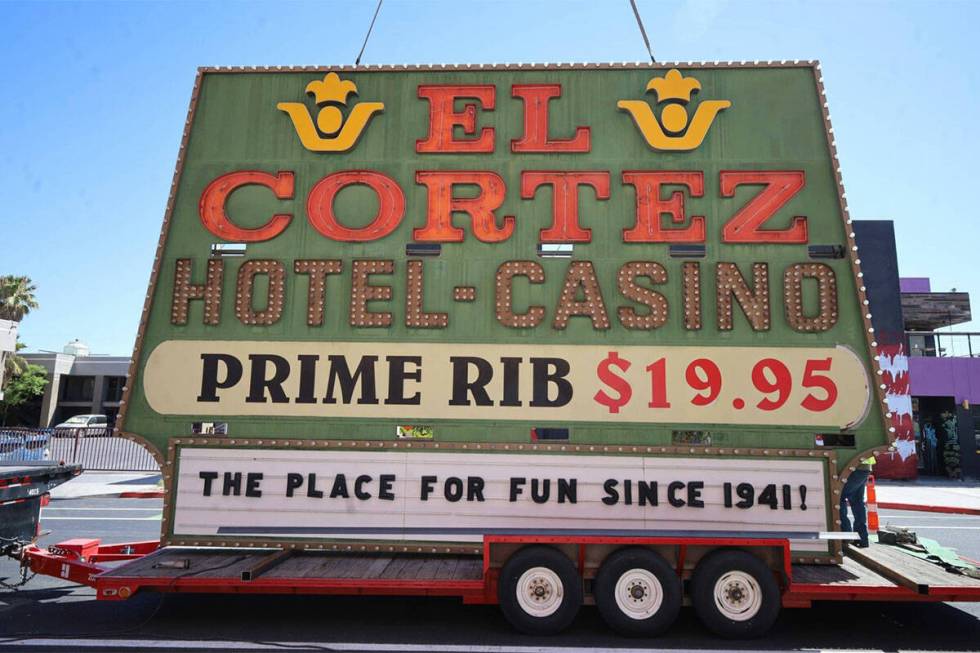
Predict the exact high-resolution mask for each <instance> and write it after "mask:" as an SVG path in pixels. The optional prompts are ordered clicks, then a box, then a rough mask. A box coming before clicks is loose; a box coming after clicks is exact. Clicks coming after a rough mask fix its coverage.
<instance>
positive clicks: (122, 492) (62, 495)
mask: <svg viewBox="0 0 980 653" xmlns="http://www.w3.org/2000/svg"><path fill="white" fill-rule="evenodd" d="M162 496H163V480H162V477H161V476H160V473H159V472H82V474H81V476H79V477H77V478H74V479H72V480H70V481H68V482H67V483H64V484H63V485H59V486H58V487H56V488H54V489H53V490H51V498H52V499H54V500H59V499H84V498H88V497H120V498H123V499H134V498H159V497H162Z"/></svg>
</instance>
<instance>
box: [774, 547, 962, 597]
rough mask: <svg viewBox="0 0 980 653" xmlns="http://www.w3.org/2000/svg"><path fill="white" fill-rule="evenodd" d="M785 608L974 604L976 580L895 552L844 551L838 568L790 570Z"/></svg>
mask: <svg viewBox="0 0 980 653" xmlns="http://www.w3.org/2000/svg"><path fill="white" fill-rule="evenodd" d="M786 596H787V601H786V603H787V605H795V602H796V601H799V602H800V603H801V604H803V605H806V604H808V603H809V602H810V601H817V600H828V601H839V600H868V601H887V600H899V601H901V600H917V601H930V600H932V601H977V600H980V579H976V578H971V577H970V576H963V575H961V574H956V573H952V572H948V571H946V570H945V569H943V568H942V567H940V566H939V565H936V564H932V563H930V562H928V561H926V560H921V559H919V558H916V557H914V556H911V555H909V554H908V553H906V552H904V551H903V550H902V549H901V548H900V547H897V546H889V545H884V544H877V543H872V545H871V546H870V547H868V548H867V549H854V548H852V549H849V550H848V553H847V555H846V556H845V557H844V561H843V564H841V565H793V580H792V583H791V584H790V589H789V592H787V595H786Z"/></svg>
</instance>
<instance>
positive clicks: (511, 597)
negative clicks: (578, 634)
mask: <svg viewBox="0 0 980 653" xmlns="http://www.w3.org/2000/svg"><path fill="white" fill-rule="evenodd" d="M535 569H537V570H539V571H537V572H534V571H533V570H535ZM541 570H546V571H541ZM528 572H530V573H531V575H530V576H527V577H525V574H527V573H528ZM548 577H550V579H549V578H548ZM522 578H523V581H522ZM553 581H554V582H553ZM556 585H557V586H556ZM519 586H522V587H519ZM518 591H521V592H522V593H524V594H526V597H525V598H523V599H522V598H520V597H519V596H518ZM532 593H533V595H532ZM522 595H523V594H522ZM497 598H498V600H499V601H500V609H501V611H503V613H504V616H505V617H506V618H507V621H509V622H510V625H511V626H513V627H514V628H516V629H517V630H519V631H521V632H522V633H526V634H528V635H553V634H555V633H558V632H561V631H562V630H564V629H565V628H567V627H568V626H569V625H571V623H572V621H574V620H575V616H576V615H577V614H578V611H579V608H580V607H581V606H582V579H581V578H580V577H579V575H578V570H576V569H575V565H574V564H573V563H572V561H571V560H569V558H568V556H566V555H565V554H563V553H562V552H561V551H558V550H557V549H553V548H551V547H548V546H528V547H525V548H523V549H521V550H520V551H518V552H517V553H515V554H514V555H512V556H511V557H510V559H508V560H507V563H506V564H504V567H503V569H501V570H500V581H499V583H498V586H497ZM522 602H523V603H524V605H522ZM525 606H530V608H528V607H525ZM535 607H540V609H539V614H534V612H533V611H531V609H533V608H535Z"/></svg>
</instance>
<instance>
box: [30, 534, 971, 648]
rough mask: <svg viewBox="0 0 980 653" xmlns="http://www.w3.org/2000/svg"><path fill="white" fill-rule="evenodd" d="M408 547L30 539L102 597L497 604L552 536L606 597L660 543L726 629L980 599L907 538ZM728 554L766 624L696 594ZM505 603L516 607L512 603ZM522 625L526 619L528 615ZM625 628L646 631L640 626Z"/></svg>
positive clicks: (752, 629)
mask: <svg viewBox="0 0 980 653" xmlns="http://www.w3.org/2000/svg"><path fill="white" fill-rule="evenodd" d="M347 548H348V549H350V548H351V547H347ZM407 548H408V547H402V546H399V545H392V546H388V547H385V546H381V545H379V546H377V547H375V549H377V550H375V551H358V552H354V551H350V550H344V547H339V548H338V549H337V550H317V551H310V550H302V549H291V548H254V547H253V548H242V549H229V548H226V547H220V548H219V547H180V546H160V544H159V542H157V541H145V542H134V543H127V544H112V545H104V544H101V542H100V541H99V540H97V539H74V540H69V541H67V542H62V543H60V544H57V545H55V546H51V547H48V549H42V548H40V547H37V546H31V547H27V548H25V549H24V550H23V552H22V562H23V564H24V565H26V566H28V567H29V568H30V569H31V570H32V571H34V572H36V573H40V574H45V575H50V576H55V577H59V578H63V579H65V580H69V581H72V582H76V583H80V584H82V585H87V586H89V587H92V588H94V589H95V590H96V596H97V598H98V599H100V600H124V599H128V598H130V597H132V596H133V595H135V594H137V593H140V592H144V593H145V592H160V593H173V594H184V593H195V594H200V593H207V594H254V595H262V594H270V595H271V594H276V595H285V594H292V595H351V596H355V595H358V596H444V597H458V598H459V599H461V600H462V601H463V602H464V603H466V604H497V603H502V602H504V601H505V600H506V599H505V597H506V595H507V592H503V593H502V592H501V586H502V574H506V573H507V571H506V566H507V564H508V561H510V560H513V559H515V558H518V557H519V555H518V554H521V553H522V552H523V553H525V554H526V553H528V552H539V551H541V550H542V549H543V548H547V549H549V550H551V551H557V552H560V553H561V554H563V555H564V556H565V557H567V559H568V561H569V562H570V563H571V564H572V565H573V567H574V569H575V572H576V579H577V580H578V581H579V583H580V585H581V598H582V600H581V601H580V603H583V604H595V591H596V583H597V580H596V579H597V576H598V575H599V572H600V570H601V568H602V565H603V563H604V562H605V561H606V560H608V559H611V557H612V556H613V555H614V554H616V553H622V552H630V551H632V552H636V551H654V552H656V553H657V555H659V556H661V557H662V559H663V560H666V561H668V562H669V563H670V565H671V567H672V573H673V574H674V575H675V577H676V579H677V581H678V583H679V586H680V587H682V588H683V589H682V602H683V604H685V605H692V604H693V605H694V607H695V610H696V611H697V612H698V615H699V617H700V618H701V619H702V621H704V622H705V625H706V626H708V627H709V629H711V630H713V631H714V632H716V633H718V634H721V635H725V636H740V635H741V636H755V635H759V634H762V633H763V632H765V630H766V629H768V627H769V626H771V623H772V621H774V620H775V617H776V615H777V614H778V611H779V609H780V608H806V607H810V606H811V605H812V604H813V602H815V601H908V602H913V601H918V602H944V601H980V579H978V578H974V577H970V576H966V575H960V574H955V573H951V572H948V571H946V570H945V569H943V568H941V567H939V566H937V565H935V564H932V563H930V562H928V561H925V560H922V559H919V558H916V557H913V556H910V555H907V554H905V553H903V552H902V550H901V548H900V547H896V546H892V545H885V544H879V543H876V542H875V543H872V544H871V546H870V547H869V548H867V549H848V550H847V552H846V553H845V555H844V557H843V559H842V562H841V564H836V565H827V564H795V563H794V562H793V558H792V556H791V553H790V541H789V539H778V538H755V537H738V536H726V537H689V536H663V537H603V536H589V537H585V536H582V537H574V536H570V537H569V536H527V535H519V536H517V535H513V536H506V535H505V536H486V537H485V538H484V540H483V546H482V554H476V553H474V554H471V555H465V554H446V553H440V552H438V550H436V549H433V550H432V551H430V552H427V553H407V552H406V551H403V549H407ZM719 555H722V556H724V555H735V556H744V555H749V556H751V557H753V558H754V559H757V560H759V561H761V562H763V563H764V564H765V565H766V566H767V567H768V569H769V570H770V571H771V572H772V580H773V581H774V582H775V585H776V587H777V588H778V602H777V604H776V605H772V606H767V608H766V609H764V610H763V611H768V612H769V613H770V614H771V615H772V617H771V620H763V621H762V622H760V623H761V625H764V628H759V625H760V623H757V624H749V625H743V626H742V627H741V630H740V629H739V628H728V627H725V625H724V624H722V625H719V623H717V622H712V620H711V617H710V616H708V618H707V619H706V618H705V617H706V614H705V611H704V609H703V607H701V606H699V605H698V602H699V597H698V596H696V595H695V594H692V592H696V591H697V589H696V588H695V584H696V581H695V580H694V578H695V576H696V572H697V569H698V567H699V565H700V563H701V562H702V561H704V560H706V559H708V558H709V557H711V556H714V557H718V556H719ZM112 563H121V564H112ZM716 588H717V584H716ZM576 589H577V588H576ZM566 591H570V588H569V589H566ZM736 593H737V592H736ZM714 594H715V596H712V597H711V598H712V600H713V601H718V600H720V597H719V596H718V592H717V590H716V591H715V592H714ZM730 597H731V592H730V590H729V598H730ZM739 600H741V601H743V602H746V601H748V602H751V600H752V598H751V588H750V589H749V596H748V597H747V598H742V599H738V598H736V599H735V600H731V598H730V600H729V606H728V608H729V610H730V612H731V615H734V614H735V612H734V611H737V609H738V607H739ZM761 600H764V598H761ZM680 605H681V603H680V602H679V603H678V606H677V607H678V608H679V607H680ZM502 607H503V608H504V611H505V613H506V612H507V610H506V606H502ZM576 609H577V607H576ZM668 612H669V611H668ZM731 615H730V616H731ZM508 616H510V615H508ZM675 616H676V613H675ZM511 621H512V623H514V620H513V619H512V620H511ZM730 621H731V622H732V623H731V624H728V626H731V625H732V624H735V625H736V626H738V625H739V624H740V623H742V624H745V622H739V621H738V619H737V618H736V619H731V620H730ZM766 621H768V623H765V622H766ZM514 625H515V626H517V627H521V623H520V622H517V623H514ZM668 625H669V624H668ZM613 626H614V627H615V624H613ZM528 630H530V629H528ZM617 630H619V631H620V632H623V633H624V634H639V633H631V632H630V630H629V628H628V627H627V628H617Z"/></svg>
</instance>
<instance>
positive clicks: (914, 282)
mask: <svg viewBox="0 0 980 653" xmlns="http://www.w3.org/2000/svg"><path fill="white" fill-rule="evenodd" d="M898 283H899V289H900V291H901V292H932V284H930V283H929V277H902V278H901V279H899V280H898Z"/></svg>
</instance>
